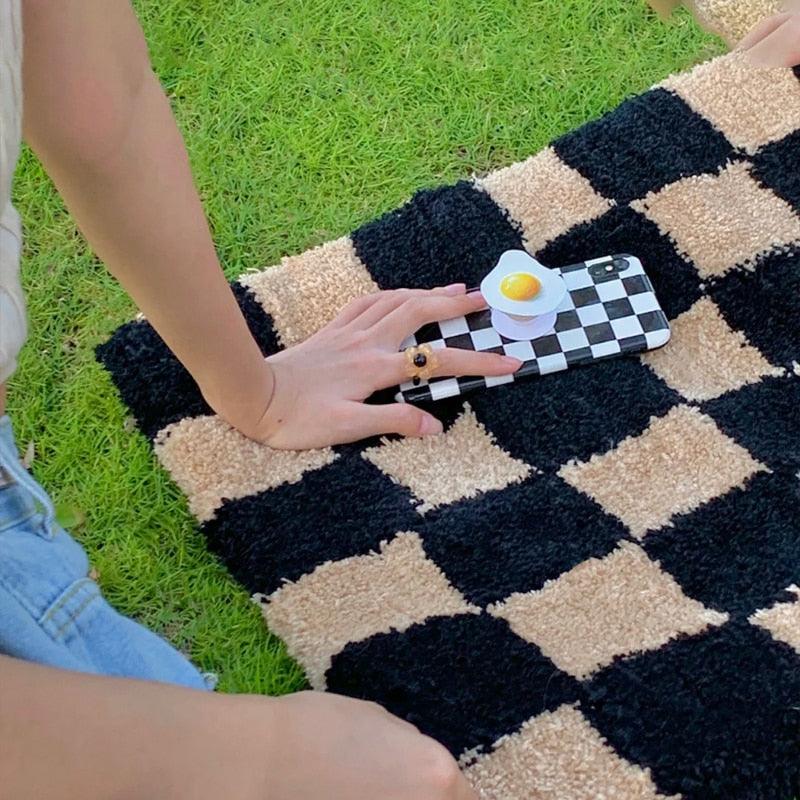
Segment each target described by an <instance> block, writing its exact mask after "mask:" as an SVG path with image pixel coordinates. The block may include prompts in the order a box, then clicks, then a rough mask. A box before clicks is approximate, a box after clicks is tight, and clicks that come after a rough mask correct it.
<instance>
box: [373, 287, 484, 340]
mask: <svg viewBox="0 0 800 800" xmlns="http://www.w3.org/2000/svg"><path fill="white" fill-rule="evenodd" d="M485 305H486V302H485V300H484V299H483V297H482V296H481V294H480V293H479V292H474V293H472V294H460V295H457V296H455V297H443V296H442V295H436V294H433V293H429V294H428V295H425V296H421V297H420V296H415V297H410V298H408V299H407V300H406V302H405V303H403V304H402V305H400V306H398V307H397V308H396V309H395V310H394V311H392V312H391V313H390V314H388V315H387V316H386V318H385V319H383V320H382V321H381V322H380V323H378V324H377V325H376V328H378V329H379V330H378V333H379V336H381V337H383V338H386V340H387V342H391V343H392V344H393V346H394V347H397V346H398V345H399V344H400V342H402V341H403V340H404V339H405V338H406V337H408V336H409V335H411V334H412V333H414V332H415V331H417V330H419V329H420V328H421V327H422V326H423V325H427V324H428V323H429V322H438V321H439V320H443V319H453V318H454V317H463V316H464V315H466V314H471V313H473V312H475V311H480V309H482V308H484V306H485Z"/></svg>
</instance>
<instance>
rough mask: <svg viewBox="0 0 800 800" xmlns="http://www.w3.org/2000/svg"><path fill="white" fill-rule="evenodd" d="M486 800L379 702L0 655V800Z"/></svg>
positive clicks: (441, 753) (441, 751)
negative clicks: (177, 680) (90, 670)
mask: <svg viewBox="0 0 800 800" xmlns="http://www.w3.org/2000/svg"><path fill="white" fill-rule="evenodd" d="M323 797H324V798H326V800H363V798H386V800H477V798H476V797H475V795H474V794H473V793H472V791H471V790H470V788H469V787H468V786H467V783H466V781H465V780H464V778H463V777H462V776H461V775H460V774H459V772H458V768H457V767H456V764H455V761H453V759H452V758H451V757H450V756H449V754H448V753H447V751H446V750H445V749H444V748H443V747H441V745H438V744H436V743H435V742H433V741H432V740H431V739H428V738H426V737H424V736H421V735H420V734H419V733H418V732H417V730H416V728H414V727H412V726H411V725H409V724H408V723H407V722H402V721H400V720H398V719H395V718H394V717H392V716H391V715H389V714H388V713H387V712H386V711H384V710H383V709H381V708H378V707H377V706H375V705H374V704H372V703H364V702H362V701H360V700H350V699H347V698H343V697H337V696H336V695H329V694H318V693H314V692H300V693H298V694H294V695H289V696H288V697H281V698H269V697H258V696H253V695H215V694H211V693H206V692H201V691H196V690H193V689H182V688H178V687H175V686H168V685H166V684H158V683H147V682H145V681H133V680H124V679H119V678H107V677H98V676H94V675H84V674H81V673H77V672H67V671H65V670H57V669H51V668H48V667H40V666H37V665H35V664H27V663H25V662H23V661H17V660H16V659H13V658H7V657H5V656H2V655H0V798H3V800H5V798H9V800H11V798H13V800H50V798H53V800H56V798H57V799H58V800H83V798H106V800H141V798H147V800H185V798H191V799H192V800H219V798H226V800H319V798H323Z"/></svg>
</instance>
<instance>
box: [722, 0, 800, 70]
mask: <svg viewBox="0 0 800 800" xmlns="http://www.w3.org/2000/svg"><path fill="white" fill-rule="evenodd" d="M786 8H787V9H789V10H787V11H785V12H784V13H782V14H776V15H775V16H772V17H769V18H768V19H765V20H763V21H762V22H761V23H759V24H758V25H756V26H755V27H754V28H753V30H751V31H750V33H748V34H747V36H745V37H744V39H742V41H741V42H739V44H738V45H737V46H736V50H737V51H739V52H743V53H746V55H747V57H748V58H749V59H750V60H751V61H752V62H753V63H754V64H759V65H761V66H764V67H794V66H796V65H798V64H800V0H793V2H790V3H787V5H786Z"/></svg>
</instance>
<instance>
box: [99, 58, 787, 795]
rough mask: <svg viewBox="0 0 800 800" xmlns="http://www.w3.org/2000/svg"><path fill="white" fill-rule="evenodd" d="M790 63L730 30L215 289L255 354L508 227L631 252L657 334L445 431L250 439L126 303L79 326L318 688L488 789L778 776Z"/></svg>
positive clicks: (751, 787) (446, 263) (466, 263)
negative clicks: (652, 75)
mask: <svg viewBox="0 0 800 800" xmlns="http://www.w3.org/2000/svg"><path fill="white" fill-rule="evenodd" d="M799 76H800V73H795V72H794V71H792V70H788V69H786V70H784V69H760V68H756V67H753V66H751V65H750V64H749V63H748V62H747V61H746V60H744V58H743V57H742V56H741V55H738V54H732V55H729V56H724V57H722V58H719V59H716V60H714V61H711V62H709V63H706V64H703V65H700V66H699V67H696V68H695V69H693V70H692V71H690V72H688V73H684V74H680V75H676V76H672V77H670V78H668V79H667V80H665V81H664V82H662V83H661V84H659V85H657V86H655V87H653V88H652V89H651V90H649V91H648V92H645V93H644V94H642V95H640V96H638V97H633V98H631V99H629V100H627V101H626V102H624V103H623V104H622V105H621V106H620V107H619V108H618V109H616V110H615V111H613V112H612V113H610V114H608V115H607V116H605V117H603V118H601V119H599V120H596V121H593V122H590V123H589V124H587V125H585V126H584V127H582V128H580V129H578V130H576V131H574V132H572V133H569V134H567V135H565V136H563V137H562V138H560V139H558V140H557V141H555V142H554V143H553V144H552V145H551V146H550V147H548V148H547V149H545V150H544V151H542V152H540V153H538V154H537V155H534V156H533V157H531V158H530V159H528V160H527V161H525V162H522V163H518V164H515V165H513V166H510V167H507V168H505V169H501V170H499V171H497V172H493V173H491V174H489V175H487V176H484V177H475V178H473V179H471V180H465V181H462V182H460V183H457V184H456V185H453V186H445V187H442V188H436V189H432V190H426V191H423V192H420V193H419V194H417V195H416V196H415V197H414V198H412V199H411V200H410V201H409V202H408V203H407V204H406V205H405V206H403V207H402V208H399V209H397V210H395V211H393V212H391V213H389V214H387V215H385V216H384V217H382V218H380V219H378V220H376V221H373V222H369V223H367V224H366V225H364V226H363V227H361V228H359V229H358V230H356V231H355V232H354V233H353V234H352V235H350V236H346V237H343V238H341V239H338V240H336V241H332V242H330V243H327V244H325V245H322V246H321V247H318V248H315V249H313V250H310V251H308V252H306V253H302V254H300V255H296V256H291V257H288V258H286V259H284V261H283V262H282V263H281V264H280V265H278V266H275V267H272V268H270V269H266V270H263V271H260V272H254V273H251V274H246V275H244V276H242V277H241V278H240V279H239V281H238V282H236V283H235V284H234V291H235V293H236V296H237V298H238V300H239V302H240V304H241V307H242V310H243V312H244V314H245V316H246V318H247V320H248V323H249V325H250V328H251V330H252V331H253V334H254V335H255V337H256V339H257V340H258V342H259V343H260V346H261V347H262V349H263V352H264V353H266V354H268V353H271V352H275V351H276V350H277V349H279V348H281V347H287V346H290V345H292V344H294V343H296V342H299V341H301V340H302V339H304V338H305V337H307V336H308V335H309V334H311V333H313V332H314V331H315V330H316V329H317V328H318V327H320V326H321V325H323V324H324V323H326V322H327V321H328V320H330V319H331V318H333V316H334V315H335V314H336V312H337V310H338V309H339V308H341V307H342V306H343V305H344V304H346V303H347V302H348V301H349V300H351V299H353V298H354V297H356V296H358V295H360V294H363V293H365V292H370V291H373V290H375V289H376V288H378V287H380V288H384V289H389V288H395V287H402V286H421V287H427V286H433V285H440V284H446V283H450V282H455V281H466V282H467V283H468V284H472V285H475V284H477V283H479V282H480V279H481V278H482V277H483V276H484V275H485V274H486V273H487V272H488V271H489V269H491V267H492V266H493V265H494V264H495V262H496V260H497V259H498V257H499V256H500V254H501V253H502V252H503V251H505V250H507V249H512V248H525V249H527V250H528V251H529V252H530V253H532V254H534V255H535V256H536V257H537V258H539V259H540V260H541V261H542V262H543V263H544V264H547V265H551V266H561V265H566V264H569V263H573V262H576V261H581V260H584V259H587V258H592V257H596V256H602V255H606V254H610V253H619V252H628V253H633V254H635V255H637V256H638V257H639V258H640V259H641V260H642V262H643V264H644V265H645V268H646V270H647V272H648V274H649V275H650V277H651V279H652V282H653V284H654V286H655V289H656V293H657V294H658V296H659V298H660V300H661V303H662V306H663V307H664V310H665V311H666V313H667V315H668V317H669V318H670V320H671V325H672V328H673V338H672V341H671V343H670V344H669V345H668V346H667V347H666V348H664V349H662V350H659V351H654V352H652V353H649V354H646V355H643V356H641V357H626V358H620V359H615V360H612V361H607V362H604V363H601V364H598V365H595V366H591V367H586V368H577V369H574V370H570V371H568V372H564V373H558V374H556V375H549V376H545V377H542V378H537V379H533V380H531V381H528V382H520V383H513V384H508V385H505V386H501V387H498V388H495V389H493V390H491V391H487V392H483V393H479V394H475V395H473V396H471V397H470V398H469V400H468V402H465V401H464V400H463V399H460V400H459V399H455V400H450V401H443V402H442V403H440V404H436V406H434V408H433V410H434V411H435V413H437V414H438V415H439V416H440V417H442V418H443V419H444V420H445V427H446V431H445V433H444V434H443V435H441V436H440V437H435V438H429V439H425V440H399V439H381V440H379V439H374V440H370V441H366V442H361V443H358V444H356V445H348V446H342V447H335V448H325V449H321V450H316V451H311V452H302V453H287V452H277V451H273V450H271V449H269V448H266V447H263V446H259V445H257V444H254V443H253V442H250V441H248V440H246V439H245V438H243V437H242V436H241V435H239V434H238V433H236V432H235V431H233V430H232V429H230V428H229V427H228V426H227V425H225V424H224V423H223V422H221V421H220V420H219V419H218V418H217V417H215V416H214V415H213V414H212V413H211V411H210V409H209V408H208V407H207V406H206V405H205V403H204V402H203V399H202V397H201V396H200V394H199V392H198V390H197V388H196V386H195V385H194V383H193V382H192V380H191V378H190V377H189V375H188V374H187V373H186V372H185V370H183V369H182V367H181V366H180V365H179V364H178V363H177V361H176V360H175V359H174V357H173V356H172V355H171V354H170V353H169V351H168V350H167V349H166V347H165V346H164V345H163V343H162V342H161V340H160V339H159V337H158V336H157V335H156V333H155V332H154V331H153V329H152V328H151V326H150V325H149V324H148V323H147V322H146V321H144V320H139V321H135V322H131V323H129V324H127V325H125V326H123V327H122V328H121V329H119V330H118V331H117V332H116V333H115V335H114V336H113V338H112V339H111V340H110V341H109V342H107V343H106V344H104V345H103V346H101V347H100V348H99V351H98V355H99V358H100V359H101V361H102V362H103V363H104V365H105V366H106V368H107V369H108V370H109V371H110V373H111V375H112V376H113V379H114V381H115V383H116V386H117V387H118V390H119V392H120V393H121V395H122V398H123V399H124V401H125V402H126V403H127V404H128V406H129V407H130V408H131V411H132V413H133V415H134V416H135V417H136V420H137V421H138V424H139V427H140V429H141V430H142V431H143V432H144V434H145V435H147V436H148V437H149V438H150V439H151V440H152V442H153V446H154V449H155V452H156V455H157V457H158V459H159V461H160V462H161V464H162V465H163V466H164V467H165V468H166V469H167V470H168V471H169V472H170V473H171V475H172V477H173V478H174V480H175V481H176V482H177V484H178V485H179V486H180V487H181V489H182V490H183V491H184V492H185V494H186V496H187V497H188V500H189V504H190V506H191V509H192V511H193V513H194V514H195V515H196V517H197V519H198V521H199V523H200V525H201V528H202V531H203V532H204V534H205V536H206V537H207V540H208V543H209V546H210V547H211V549H212V550H213V551H214V552H215V553H217V554H218V555H219V557H220V558H221V559H222V560H223V562H224V563H225V564H226V565H227V567H228V568H229V569H230V571H231V572H232V574H233V575H234V576H235V577H236V578H237V579H238V580H239V581H240V582H241V583H242V584H244V586H245V587H247V589H248V590H249V591H250V592H252V593H253V594H254V595H255V596H257V598H258V599H259V601H260V602H261V604H262V608H263V612H264V616H265V618H266V621H267V624H268V625H269V626H270V628H271V629H272V630H273V631H274V632H275V633H277V634H278V635H280V636H281V637H282V638H283V639H284V640H285V641H286V643H287V645H288V647H289V650H290V652H291V653H292V654H293V655H294V656H295V657H296V658H297V659H298V660H299V662H300V663H301V664H302V665H303V667H304V668H305V670H306V672H307V674H308V677H309V680H310V682H311V684H312V685H313V686H314V687H315V688H317V689H327V690H329V691H334V692H339V693H343V694H347V695H352V696H355V697H361V698H368V699H371V700H375V701H377V702H379V703H381V704H382V705H384V706H385V707H386V708H388V709H389V710H390V711H392V712H394V713H395V714H398V715H400V716H401V717H404V718H405V719H407V720H409V721H411V722H413V723H414V724H416V725H418V726H419V727H420V728H421V729H422V730H423V731H425V732H426V733H428V734H430V735H431V736H433V737H435V738H436V739H438V740H439V741H441V742H443V743H444V744H445V745H446V746H447V747H448V748H449V750H450V751H451V752H452V753H453V754H454V755H455V756H456V757H458V758H460V759H461V763H462V765H463V768H464V770H465V772H466V774H467V775H468V777H469V779H470V781H471V782H472V783H473V785H474V786H475V787H476V789H477V790H478V792H479V794H480V796H481V797H482V798H484V799H485V800H523V798H525V799H526V800H527V799H529V798H548V800H549V799H552V800H581V799H582V798H586V800H588V799H589V798H599V797H606V798H622V799H623V800H627V799H628V798H631V800H633V799H634V798H635V799H636V800H654V798H660V797H684V798H697V800H700V798H702V800H710V799H712V798H725V800H745V798H746V799H747V800H758V799H759V798H764V799H765V800H789V799H790V798H792V797H793V796H794V795H795V794H796V793H800V588H798V585H800V483H799V482H798V471H800V415H798V413H797V409H798V408H800V377H799V376H800V366H799V365H798V361H800V172H798V169H797V165H798V164H799V163H800V77H799Z"/></svg>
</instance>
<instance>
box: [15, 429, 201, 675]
mask: <svg viewBox="0 0 800 800" xmlns="http://www.w3.org/2000/svg"><path fill="white" fill-rule="evenodd" d="M88 573H89V562H88V559H87V558H86V553H84V552H83V550H82V549H81V547H80V545H78V543H77V542H76V541H75V540H74V539H73V538H72V537H71V536H70V535H69V534H68V533H67V532H66V531H65V530H64V529H63V528H61V527H60V526H59V525H58V523H57V522H56V521H55V514H54V511H53V504H52V502H51V500H50V498H49V497H48V496H47V493H46V492H45V491H44V489H42V487H41V486H40V485H39V484H38V483H36V481H35V480H34V479H33V478H32V477H31V476H30V475H29V474H28V472H27V471H26V470H25V468H24V467H23V466H22V464H21V463H20V460H19V456H18V453H17V448H16V445H15V444H14V436H13V431H12V429H11V420H10V419H9V418H8V417H7V416H3V417H0V653H3V654H5V655H9V656H15V657H17V658H22V659H26V660H28V661H36V662H39V663H40V664H47V665H49V666H53V667H63V668H65V669H72V670H77V671H80V672H91V673H95V674H102V675H116V676H121V677H129V678H143V679H147V680H154V681H162V682H164V683H175V684H180V685H183V686H190V687H193V688H197V689H207V688H211V686H212V682H211V679H210V678H209V677H208V676H204V675H202V674H201V673H200V672H198V670H197V669H195V667H194V666H192V664H191V663H190V662H189V661H188V660H187V659H186V658H185V657H184V656H182V655H181V654H180V653H179V652H178V651H177V650H175V649H174V648H173V647H171V646H170V645H169V644H167V642H165V641H164V640H163V639H161V638H159V637H158V636H156V634H154V633H153V632H152V631H149V630H147V629H146V628H143V627H142V626H141V625H139V624H137V623H135V622H134V621H133V620H131V619H128V618H127V617H124V616H122V615H121V614H119V613H118V612H116V611H115V610H114V609H113V608H111V606H110V605H109V604H108V603H107V602H106V601H105V599H104V598H103V596H102V595H101V594H100V589H99V588H98V586H97V584H96V583H95V582H94V581H93V580H92V579H91V578H90V577H89V575H88Z"/></svg>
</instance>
